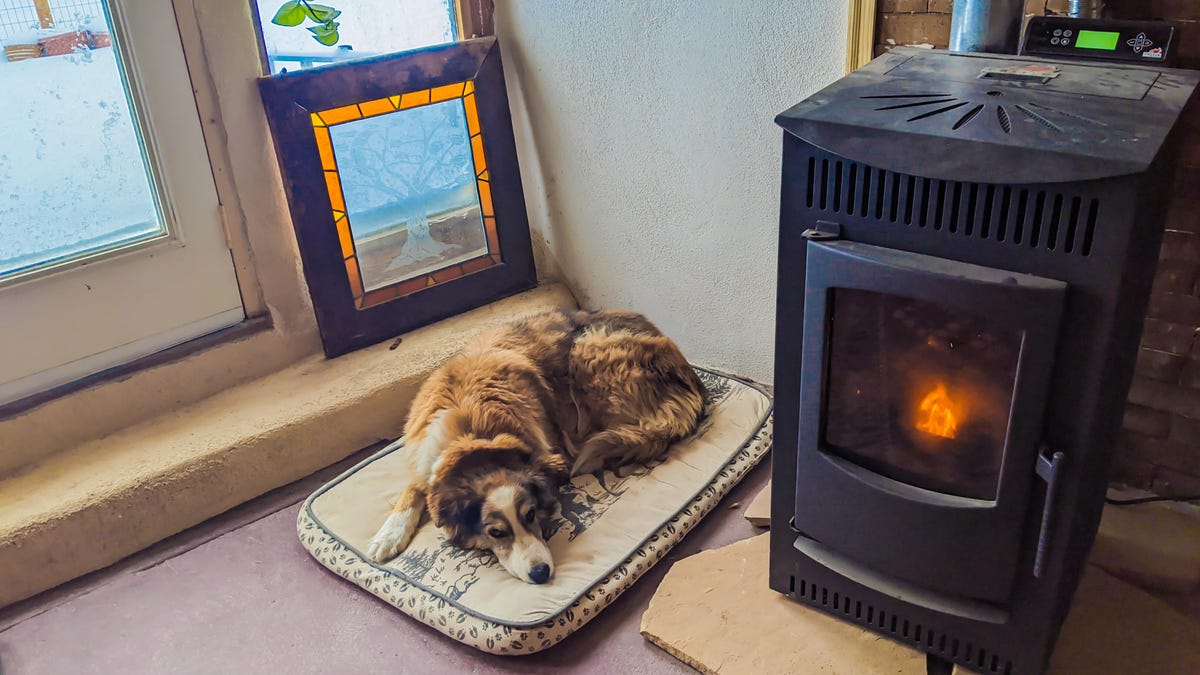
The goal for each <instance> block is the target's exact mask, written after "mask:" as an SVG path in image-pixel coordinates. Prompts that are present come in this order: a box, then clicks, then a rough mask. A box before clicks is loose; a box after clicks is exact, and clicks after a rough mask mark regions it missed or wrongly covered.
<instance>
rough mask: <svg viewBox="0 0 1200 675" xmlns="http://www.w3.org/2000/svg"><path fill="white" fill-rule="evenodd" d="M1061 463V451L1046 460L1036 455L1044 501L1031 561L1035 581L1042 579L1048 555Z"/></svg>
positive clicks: (1044, 456) (1042, 455)
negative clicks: (1043, 483) (1039, 528)
mask: <svg viewBox="0 0 1200 675" xmlns="http://www.w3.org/2000/svg"><path fill="white" fill-rule="evenodd" d="M1062 463H1063V453H1062V451H1061V450H1057V451H1055V452H1054V454H1053V455H1051V456H1050V457H1048V458H1047V457H1046V455H1045V454H1044V453H1041V452H1039V453H1038V458H1037V467H1036V471H1037V475H1038V477H1039V478H1041V479H1042V480H1044V481H1046V501H1045V503H1044V504H1043V505H1042V528H1041V532H1040V533H1039V534H1038V543H1037V555H1036V556H1035V557H1034V559H1033V576H1034V578H1036V579H1041V578H1042V572H1043V571H1044V570H1045V565H1046V557H1047V556H1048V555H1049V551H1048V549H1049V548H1050V537H1051V535H1052V534H1053V533H1052V529H1053V527H1052V525H1053V521H1052V520H1051V519H1052V518H1053V514H1054V506H1055V504H1056V502H1057V501H1058V474H1059V472H1060V471H1061V470H1062Z"/></svg>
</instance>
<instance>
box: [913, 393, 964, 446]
mask: <svg viewBox="0 0 1200 675" xmlns="http://www.w3.org/2000/svg"><path fill="white" fill-rule="evenodd" d="M958 417H959V413H958V411H957V408H956V406H955V405H954V401H952V400H950V394H948V393H946V387H945V386H944V385H942V384H940V383H939V384H938V385H937V386H936V387H934V389H933V391H931V392H929V393H928V394H926V395H925V398H923V399H921V405H920V406H918V408H917V429H920V430H921V431H924V432H927V433H931V434H933V435H934V436H941V437H942V438H954V437H955V436H957V435H958Z"/></svg>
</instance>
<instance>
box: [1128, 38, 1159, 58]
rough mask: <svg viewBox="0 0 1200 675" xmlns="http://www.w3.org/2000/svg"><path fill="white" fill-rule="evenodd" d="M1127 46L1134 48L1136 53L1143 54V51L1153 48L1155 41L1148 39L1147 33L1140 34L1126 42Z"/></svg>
mask: <svg viewBox="0 0 1200 675" xmlns="http://www.w3.org/2000/svg"><path fill="white" fill-rule="evenodd" d="M1125 44H1127V45H1129V46H1130V47H1133V51H1134V52H1136V53H1138V54H1141V53H1142V50H1143V49H1146V48H1147V47H1153V46H1154V41H1153V40H1151V39H1150V38H1148V37H1146V34H1145V33H1138V34H1137V37H1135V38H1130V39H1128V40H1126V41H1125Z"/></svg>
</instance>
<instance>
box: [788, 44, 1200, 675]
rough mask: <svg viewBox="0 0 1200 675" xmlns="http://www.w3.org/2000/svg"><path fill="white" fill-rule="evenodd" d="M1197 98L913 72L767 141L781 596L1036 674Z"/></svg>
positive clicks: (1166, 86) (927, 645)
mask: <svg viewBox="0 0 1200 675" xmlns="http://www.w3.org/2000/svg"><path fill="white" fill-rule="evenodd" d="M1197 81H1198V77H1197V73H1194V72H1191V71H1181V70H1169V69H1161V68H1152V67H1143V66H1136V65H1120V64H1081V63H1073V62H1070V61H1061V60H1060V61H1056V60H1053V59H1045V58H1033V57H1022V56H998V55H988V54H955V53H948V52H934V51H928V50H920V49H911V48H900V49H896V50H893V51H892V52H890V53H888V54H886V55H883V56H881V57H879V58H877V59H876V60H874V61H873V62H871V63H870V64H869V65H867V66H865V67H864V68H862V69H860V70H859V71H857V72H855V73H853V74H851V75H849V76H847V77H845V78H843V79H841V80H840V81H838V82H836V83H834V84H833V85H831V86H829V87H827V88H825V89H824V90H822V91H820V92H819V93H817V94H815V95H813V96H811V97H810V98H808V99H807V100H805V101H804V102H802V103H800V104H799V105H797V106H795V107H793V108H791V109H790V110H788V111H787V112H784V113H783V114H781V115H779V117H778V118H776V122H777V123H778V124H779V125H780V126H782V127H783V128H784V130H785V133H784V135H783V189H782V214H781V218H780V243H779V294H778V316H777V322H778V323H777V336H776V353H775V359H776V371H775V385H776V405H777V408H776V425H775V442H776V443H775V457H774V475H773V486H774V488H773V494H772V513H773V518H772V532H771V587H772V588H774V589H775V590H777V591H779V592H781V593H785V594H787V595H788V596H790V597H791V598H793V599H795V600H797V601H800V602H803V603H807V604H809V605H812V606H814V607H816V608H818V609H821V610H824V611H826V612H829V613H831V614H834V615H836V616H838V617H840V618H842V619H845V620H848V621H853V622H856V623H858V624H861V625H863V626H866V627H869V628H870V629H872V630H874V631H877V632H879V633H881V634H883V635H885V636H888V637H890V638H893V639H895V640H898V641H901V642H903V643H906V644H908V645H910V646H913V647H916V648H918V649H921V650H924V651H926V652H927V653H929V654H931V655H933V656H934V657H936V659H943V660H944V661H947V662H954V663H958V664H962V665H964V666H967V667H969V668H972V669H975V670H978V671H982V672H985V673H1040V672H1042V671H1043V670H1044V668H1045V665H1046V662H1047V659H1048V657H1049V654H1050V651H1051V649H1052V647H1053V645H1054V642H1055V639H1056V637H1057V633H1058V629H1059V627H1060V625H1061V623H1062V621H1063V619H1064V617H1065V615H1066V612H1067V609H1068V606H1069V604H1070V600H1071V597H1072V594H1073V593H1074V591H1075V588H1076V585H1077V583H1078V580H1079V575H1080V573H1081V571H1082V567H1083V565H1084V561H1085V557H1086V556H1087V554H1088V551H1089V549H1090V548H1091V545H1092V540H1093V538H1094V536H1095V532H1096V528H1097V524H1098V522H1099V518H1100V511H1101V507H1102V504H1103V499H1104V493H1105V487H1106V484H1107V473H1108V468H1109V460H1110V456H1111V454H1112V450H1113V441H1114V438H1115V437H1116V434H1117V430H1118V428H1119V425H1120V421H1121V415H1122V409H1123V407H1124V401H1125V396H1126V394H1127V390H1128V387H1129V383H1130V378H1131V376H1132V372H1133V367H1134V359H1135V356H1136V351H1137V345H1138V341H1139V337H1140V333H1141V323H1142V316H1143V314H1144V310H1145V306H1146V301H1147V297H1148V294H1149V291H1150V285H1151V281H1152V279H1153V274H1154V271H1155V263H1156V260H1157V254H1158V248H1159V244H1160V241H1161V234H1162V229H1163V215H1164V211H1165V205H1166V200H1167V196H1166V190H1167V188H1168V187H1169V186H1170V185H1171V182H1172V180H1171V179H1172V171H1173V164H1174V157H1173V154H1174V153H1173V152H1172V149H1173V147H1174V146H1175V142H1174V139H1173V136H1172V132H1173V130H1174V128H1175V126H1176V122H1177V119H1178V117H1179V115H1180V112H1181V111H1182V109H1183V107H1184V105H1185V104H1186V103H1187V102H1188V100H1189V99H1190V98H1191V96H1192V93H1193V91H1194V90H1195V88H1196V85H1197ZM798 639H803V637H799V638H798Z"/></svg>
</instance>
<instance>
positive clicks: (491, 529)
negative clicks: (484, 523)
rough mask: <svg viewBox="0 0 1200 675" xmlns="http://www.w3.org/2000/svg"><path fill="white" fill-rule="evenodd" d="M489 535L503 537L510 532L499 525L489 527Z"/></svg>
mask: <svg viewBox="0 0 1200 675" xmlns="http://www.w3.org/2000/svg"><path fill="white" fill-rule="evenodd" d="M487 533H488V536H489V537H491V538H492V539H503V538H505V537H507V536H508V533H507V532H505V531H504V530H502V529H500V528H498V527H489V528H488V531H487Z"/></svg>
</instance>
